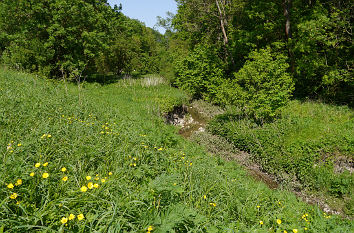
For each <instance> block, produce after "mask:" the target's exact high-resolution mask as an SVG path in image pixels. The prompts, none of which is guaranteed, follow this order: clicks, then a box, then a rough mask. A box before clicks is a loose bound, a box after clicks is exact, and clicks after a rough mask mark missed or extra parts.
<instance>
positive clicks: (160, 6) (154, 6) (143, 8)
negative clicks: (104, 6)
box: [108, 0, 177, 33]
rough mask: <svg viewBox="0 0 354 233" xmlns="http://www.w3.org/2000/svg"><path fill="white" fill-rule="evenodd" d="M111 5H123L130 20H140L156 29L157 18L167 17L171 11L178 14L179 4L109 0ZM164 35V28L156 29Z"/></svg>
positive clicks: (170, 0) (162, 0)
mask: <svg viewBox="0 0 354 233" xmlns="http://www.w3.org/2000/svg"><path fill="white" fill-rule="evenodd" d="M108 2H109V4H110V5H111V6H113V5H114V4H117V5H118V6H119V3H122V6H123V14H125V15H127V16H128V17H130V18H133V19H138V20H140V21H142V22H144V23H145V24H146V26H148V27H151V28H152V27H154V26H155V24H156V22H157V21H156V17H157V16H161V17H163V18H164V17H165V16H166V12H167V11H170V12H172V13H176V11H177V4H176V2H175V1H174V0H108ZM156 29H158V30H159V31H160V32H162V33H164V29H163V28H156Z"/></svg>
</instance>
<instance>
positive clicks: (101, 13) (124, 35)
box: [0, 0, 161, 79]
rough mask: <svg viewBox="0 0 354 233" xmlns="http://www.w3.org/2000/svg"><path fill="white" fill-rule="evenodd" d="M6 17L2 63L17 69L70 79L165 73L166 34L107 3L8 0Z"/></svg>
mask: <svg viewBox="0 0 354 233" xmlns="http://www.w3.org/2000/svg"><path fill="white" fill-rule="evenodd" d="M18 12H21V13H20V14H18ZM0 21H1V22H6V24H5V23H0V31H1V35H0V44H1V46H0V50H1V52H0V54H2V57H1V59H2V62H3V63H5V64H7V65H9V66H11V67H14V68H17V69H24V70H28V71H32V72H33V71H34V72H38V73H40V74H43V75H49V76H51V77H53V78H64V79H78V78H81V76H87V75H89V74H90V75H91V74H93V73H101V74H109V73H114V74H122V73H123V72H124V73H131V72H132V71H134V70H135V71H136V72H138V73H142V74H145V73H148V72H150V73H156V72H158V71H159V70H158V64H159V61H158V53H159V49H160V46H159V45H158V42H157V41H158V39H159V37H161V35H160V34H159V33H158V32H156V31H154V30H152V29H148V28H146V27H145V25H143V24H142V23H141V22H139V21H137V20H132V19H129V18H127V17H126V16H124V15H123V14H122V13H120V10H119V9H118V8H117V7H115V8H114V9H112V8H111V7H110V6H109V4H108V3H107V1H101V0H90V1H84V0H73V1H67V0H55V1H48V0H46V1H31V2H26V1H7V0H6V1H2V2H1V3H0Z"/></svg>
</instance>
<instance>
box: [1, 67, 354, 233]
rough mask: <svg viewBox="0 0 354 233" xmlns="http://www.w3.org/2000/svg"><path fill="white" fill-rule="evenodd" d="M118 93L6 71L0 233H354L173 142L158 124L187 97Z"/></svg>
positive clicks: (162, 87)
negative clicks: (163, 115) (162, 115)
mask: <svg viewBox="0 0 354 233" xmlns="http://www.w3.org/2000/svg"><path fill="white" fill-rule="evenodd" d="M123 82H125V81H120V82H118V83H115V84H111V85H107V86H103V87H101V86H100V85H96V84H85V85H84V86H83V87H82V88H78V87H77V86H75V85H73V84H63V83H60V82H52V81H47V80H42V79H40V78H36V77H34V76H32V75H28V74H22V73H17V72H12V71H8V70H1V71H0V132H1V134H0V161H1V162H0V232H1V231H5V232H38V231H39V232H58V231H62V232H269V231H270V232H283V231H284V230H286V231H288V232H292V231H293V232H294V229H297V230H298V232H305V231H306V232H350V231H351V230H352V229H353V226H352V222H350V221H348V220H341V219H340V217H338V216H327V215H324V214H323V212H321V211H320V210H319V209H318V208H316V207H313V206H310V205H308V204H306V203H303V202H301V201H299V200H297V198H296V197H295V196H294V195H292V194H290V193H288V192H283V191H274V190H270V189H268V188H267V187H266V186H265V185H264V184H262V183H259V182H256V181H254V180H253V179H251V178H250V177H249V176H248V175H247V174H246V173H245V172H244V171H243V170H242V169H241V168H240V167H239V166H238V165H237V164H235V163H233V162H226V161H224V160H222V159H220V158H214V157H212V156H210V155H208V154H206V153H205V152H204V151H203V150H202V149H201V148H200V147H198V146H197V145H195V144H192V143H190V142H188V141H185V140H184V139H183V138H181V137H180V136H178V135H177V134H176V129H175V128H174V127H173V126H168V125H165V124H164V121H163V119H162V118H161V117H160V116H159V115H160V114H161V112H165V111H169V110H171V109H172V108H173V106H174V105H179V104H181V103H183V102H185V101H186V100H187V97H186V96H185V94H184V93H182V92H180V91H179V90H177V89H173V88H171V87H169V86H168V85H166V84H163V83H158V84H156V85H140V84H132V85H129V86H127V85H124V83H123ZM10 184H12V185H10ZM304 215H305V217H306V220H305V219H304V218H303V216H304ZM277 219H280V220H281V223H277ZM261 222H262V224H261ZM305 228H306V229H305Z"/></svg>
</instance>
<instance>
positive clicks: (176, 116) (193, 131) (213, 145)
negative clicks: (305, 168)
mask: <svg viewBox="0 0 354 233" xmlns="http://www.w3.org/2000/svg"><path fill="white" fill-rule="evenodd" d="M192 105H193V104H192ZM215 115H216V114H215ZM209 120H210V119H208V117H205V116H204V115H203V112H202V111H201V109H198V108H197V107H193V106H185V105H184V106H179V107H175V109H174V110H173V111H172V112H170V113H168V114H167V115H165V121H166V123H167V124H171V125H175V126H177V127H179V132H178V133H179V134H180V135H181V136H183V137H184V138H186V139H188V140H192V141H194V142H197V143H198V144H200V145H202V146H204V147H205V149H206V150H207V151H209V152H210V153H212V154H214V155H216V156H220V157H223V158H224V159H226V160H230V161H231V160H232V161H237V162H238V163H239V164H241V165H242V166H243V167H244V168H245V169H246V171H247V172H248V174H249V175H251V176H252V177H253V178H255V180H258V181H261V182H263V183H265V184H266V185H267V186H268V187H269V188H270V189H277V188H278V187H279V186H280V185H279V183H278V182H277V179H276V177H275V176H273V175H271V174H268V173H266V172H265V171H263V169H262V168H261V167H260V166H259V165H257V163H255V162H253V161H252V159H251V155H250V154H249V153H247V152H243V151H238V150H234V149H233V148H234V147H233V146H232V145H231V144H230V143H228V142H225V139H223V138H221V137H219V136H216V135H212V134H210V133H208V132H207V131H206V126H207V123H208V121H209ZM195 136H197V137H195ZM198 137H201V138H203V140H195V138H198ZM205 139H206V140H205ZM220 140H221V141H223V140H224V141H223V143H219V141H220ZM225 143H226V144H229V145H230V146H226V147H225V146H224V145H225ZM218 144H220V145H218ZM290 189H291V190H292V192H293V193H294V194H295V195H296V196H298V197H299V198H301V199H302V200H303V201H305V202H307V203H309V204H316V205H317V206H319V207H320V208H321V209H322V210H323V211H324V212H326V213H330V214H339V215H342V216H344V217H347V216H345V214H343V213H342V211H338V210H335V209H332V208H331V207H330V206H329V205H328V204H327V203H326V200H325V199H324V198H323V197H322V198H321V197H318V196H313V195H308V194H307V193H306V192H305V191H301V190H300V191H299V190H296V189H293V188H291V187H290Z"/></svg>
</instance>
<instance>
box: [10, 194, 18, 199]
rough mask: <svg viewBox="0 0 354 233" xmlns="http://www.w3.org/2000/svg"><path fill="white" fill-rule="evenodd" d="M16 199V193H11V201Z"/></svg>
mask: <svg viewBox="0 0 354 233" xmlns="http://www.w3.org/2000/svg"><path fill="white" fill-rule="evenodd" d="M17 197H18V195H17V193H13V194H11V196H10V198H11V199H16V198H17Z"/></svg>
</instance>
